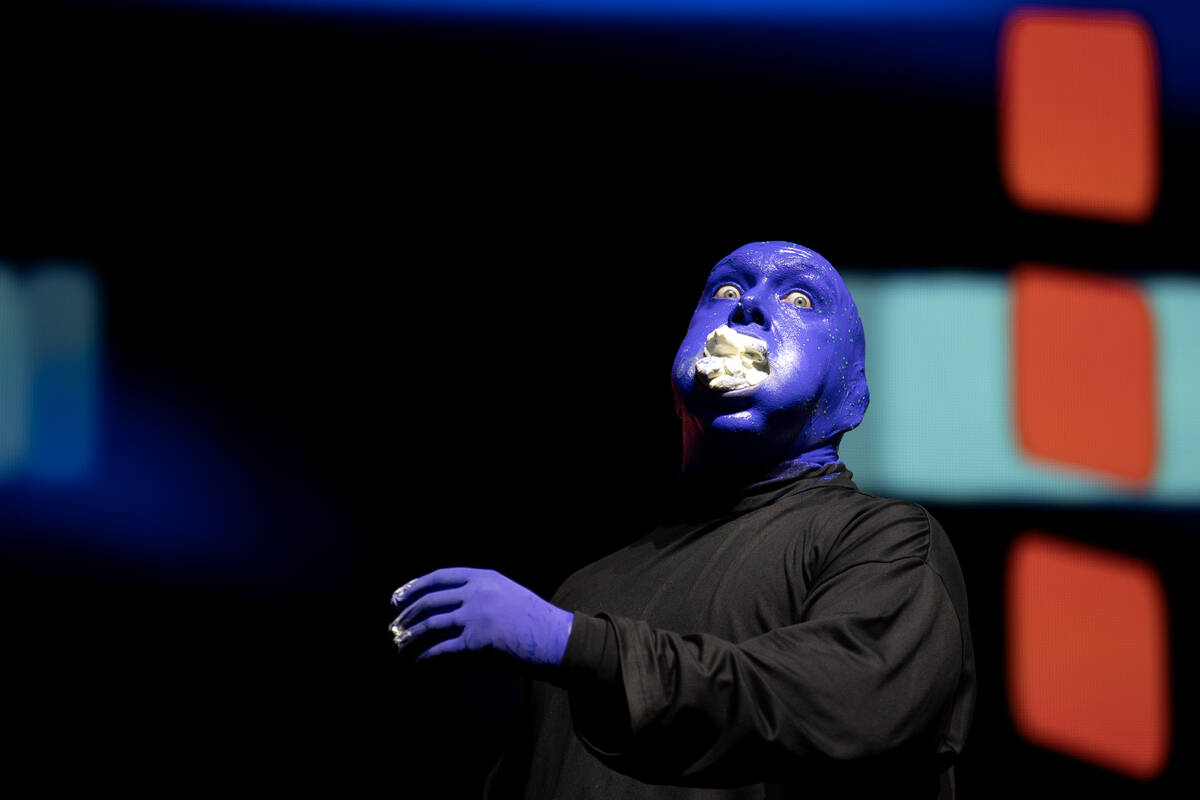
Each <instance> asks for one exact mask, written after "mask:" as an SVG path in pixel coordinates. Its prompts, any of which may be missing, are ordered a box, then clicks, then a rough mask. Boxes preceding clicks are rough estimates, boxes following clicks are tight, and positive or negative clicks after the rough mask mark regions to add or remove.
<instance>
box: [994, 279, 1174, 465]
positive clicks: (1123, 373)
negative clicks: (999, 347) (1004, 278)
mask: <svg viewBox="0 0 1200 800" xmlns="http://www.w3.org/2000/svg"><path fill="white" fill-rule="evenodd" d="M1012 282H1013V286H1012V303H1013V368H1014V372H1015V374H1014V380H1013V390H1014V393H1015V397H1014V412H1015V416H1016V428H1017V436H1018V440H1019V442H1020V447H1021V449H1022V450H1023V451H1024V452H1025V454H1026V455H1028V456H1030V457H1032V458H1034V459H1041V460H1045V461H1050V462H1054V463H1055V464H1060V465H1065V466H1068V467H1073V468H1077V469H1080V470H1083V471H1086V472H1090V473H1093V474H1096V475H1098V476H1101V477H1105V478H1108V479H1110V480H1112V481H1113V482H1115V483H1121V484H1125V485H1127V486H1129V487H1130V488H1143V487H1145V486H1147V485H1148V484H1149V481H1150V478H1151V476H1152V474H1153V472H1154V467H1155V461H1156V459H1157V452H1158V446H1157V430H1158V422H1157V419H1156V417H1157V399H1156V388H1155V372H1156V365H1155V345H1154V331H1153V321H1152V319H1151V314H1150V309H1149V307H1148V306H1147V304H1146V300H1145V298H1143V296H1142V292H1141V289H1140V288H1139V287H1138V286H1137V284H1135V283H1132V282H1129V281H1124V280H1119V279H1116V278H1111V277H1108V276H1104V275H1095V274H1091V273H1086V272H1076V271H1072V270H1066V269H1060V268H1054V267H1046V266H1039V265H1022V266H1019V267H1018V268H1017V269H1016V270H1015V271H1014V272H1013V277H1012Z"/></svg>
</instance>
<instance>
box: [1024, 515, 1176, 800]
mask: <svg viewBox="0 0 1200 800" xmlns="http://www.w3.org/2000/svg"><path fill="white" fill-rule="evenodd" d="M1006 592H1007V596H1008V625H1007V638H1008V662H1009V664H1008V666H1009V671H1008V687H1009V688H1008V690H1009V694H1010V697H1011V699H1012V713H1013V716H1014V719H1015V722H1016V725H1017V729H1018V730H1019V731H1020V733H1021V734H1022V735H1023V736H1025V737H1027V738H1028V739H1030V740H1031V741H1033V742H1035V743H1037V744H1039V745H1042V746H1044V747H1048V748H1051V749H1053V750H1060V751H1063V752H1066V753H1068V754H1070V755H1072V756H1075V757H1077V758H1081V759H1083V760H1085V761H1090V762H1094V763H1097V764H1100V765H1102V766H1104V767H1105V768H1108V769H1112V770H1114V771H1116V772H1119V773H1122V774H1125V775H1129V776H1130V777H1134V778H1137V779H1140V780H1150V779H1152V778H1154V777H1156V776H1157V775H1159V773H1161V772H1162V770H1163V768H1164V766H1165V765H1166V762H1167V758H1168V754H1169V751H1170V747H1171V678H1170V674H1169V671H1170V667H1169V663H1170V658H1169V654H1168V649H1169V647H1168V640H1167V630H1168V625H1167V603H1166V594H1165V592H1164V590H1163V585H1162V581H1161V580H1160V578H1159V576H1158V575H1157V573H1156V572H1155V571H1154V569H1153V568H1152V567H1151V566H1150V565H1148V564H1146V563H1144V562H1142V561H1140V560H1138V559H1134V558H1129V557H1126V556H1123V555H1120V554H1117V553H1112V552H1107V551H1105V550H1102V549H1099V548H1096V547H1091V546H1088V545H1084V544H1079V543H1076V542H1070V541H1067V540H1064V539H1061V538H1056V537H1051V536H1047V535H1045V534H1042V533H1025V534H1023V535H1021V536H1020V537H1018V538H1017V539H1016V541H1014V543H1013V545H1012V549H1011V551H1010V555H1009V559H1008V576H1007V586H1006Z"/></svg>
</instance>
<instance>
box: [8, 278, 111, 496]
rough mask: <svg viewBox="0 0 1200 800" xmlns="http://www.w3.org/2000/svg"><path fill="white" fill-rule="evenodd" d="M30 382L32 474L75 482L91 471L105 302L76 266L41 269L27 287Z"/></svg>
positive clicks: (40, 477) (94, 284)
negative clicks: (101, 316)
mask: <svg viewBox="0 0 1200 800" xmlns="http://www.w3.org/2000/svg"><path fill="white" fill-rule="evenodd" d="M25 293H26V302H27V304H28V306H29V311H30V313H29V320H30V328H31V330H30V333H31V336H30V351H31V360H30V363H31V366H32V369H31V375H30V377H31V383H30V399H29V404H30V408H31V409H32V411H33V414H32V416H31V422H32V424H31V426H30V448H29V457H28V462H27V465H26V472H27V474H28V475H29V476H30V477H32V478H35V479H41V480H51V481H60V480H72V479H78V478H81V477H84V476H85V475H87V474H88V473H89V472H90V471H91V468H92V464H93V461H94V458H95V451H96V418H97V414H98V397H99V394H98V383H99V377H100V376H99V361H100V327H101V326H100V300H99V290H98V288H97V284H96V280H95V278H94V277H93V276H92V275H91V274H90V273H89V272H87V271H86V270H83V269H79V268H74V267H70V266H54V267H42V268H40V269H39V270H38V271H37V272H36V273H34V274H33V275H31V276H30V278H29V280H28V282H27V285H26V288H25Z"/></svg>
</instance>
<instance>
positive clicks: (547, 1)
mask: <svg viewBox="0 0 1200 800" xmlns="http://www.w3.org/2000/svg"><path fill="white" fill-rule="evenodd" d="M160 2H174V3H182V4H185V5H214V6H230V7H241V8H251V9H254V8H259V9H270V8H274V9H283V10H293V11H321V10H323V11H338V12H342V11H357V12H383V11H387V12H394V13H395V12H399V13H408V14H437V15H445V14H460V15H475V16H481V15H495V16H536V17H599V16H603V17H609V18H618V19H645V18H648V17H649V18H656V17H657V18H664V17H665V18H684V19H711V18H725V19H728V18H737V19H756V18H770V19H778V18H785V19H812V18H821V17H824V18H833V19H846V18H854V17H860V16H870V17H872V18H888V17H910V18H911V17H924V16H928V15H931V14H936V15H938V16H940V17H977V16H979V15H980V14H981V13H987V12H989V11H991V12H993V13H994V12H996V11H998V10H1003V9H1006V8H1008V7H1009V6H1010V5H1011V3H1006V2H998V0H987V1H986V2H978V3H962V2H956V1H955V0H909V2H899V3H898V2H889V0H840V1H839V0H806V1H805V2H797V0H746V2H738V0H647V1H646V2H639V0H574V1H572V0H160Z"/></svg>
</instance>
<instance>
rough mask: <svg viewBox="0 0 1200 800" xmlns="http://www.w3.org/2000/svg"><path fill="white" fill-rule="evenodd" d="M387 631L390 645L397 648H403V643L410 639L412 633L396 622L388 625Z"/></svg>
mask: <svg viewBox="0 0 1200 800" xmlns="http://www.w3.org/2000/svg"><path fill="white" fill-rule="evenodd" d="M388 631H389V632H391V634H392V644H394V645H396V646H397V647H401V646H403V645H404V643H405V642H407V641H408V640H409V639H411V638H412V633H410V632H409V630H408V629H407V628H405V627H404V626H403V625H401V624H400V623H399V622H398V621H397V622H393V623H392V624H391V625H389V626H388Z"/></svg>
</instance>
